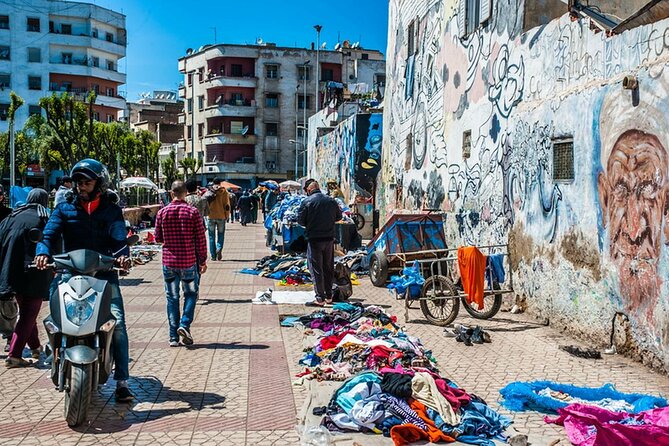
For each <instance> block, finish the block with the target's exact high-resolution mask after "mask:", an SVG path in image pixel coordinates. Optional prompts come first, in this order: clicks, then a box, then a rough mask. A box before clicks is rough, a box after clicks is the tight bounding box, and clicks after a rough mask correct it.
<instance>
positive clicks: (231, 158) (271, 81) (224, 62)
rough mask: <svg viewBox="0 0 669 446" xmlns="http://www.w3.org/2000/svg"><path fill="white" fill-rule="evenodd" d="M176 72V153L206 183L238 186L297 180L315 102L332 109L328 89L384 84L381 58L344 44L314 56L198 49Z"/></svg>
mask: <svg viewBox="0 0 669 446" xmlns="http://www.w3.org/2000/svg"><path fill="white" fill-rule="evenodd" d="M317 64H318V68H317ZM179 71H180V72H181V73H183V75H184V83H183V85H182V86H181V87H180V89H179V95H180V96H181V97H183V98H185V105H186V106H185V109H184V114H183V115H182V119H181V121H182V123H183V124H184V137H183V139H182V140H181V141H180V142H179V145H180V148H181V149H183V150H185V153H186V155H188V156H193V155H194V156H195V157H196V158H199V159H202V160H203V161H204V167H203V175H204V176H205V177H206V178H208V179H211V178H213V177H214V176H220V177H223V178H226V179H229V180H231V181H233V180H234V181H238V182H239V183H240V184H244V185H254V184H255V182H256V181H257V180H259V179H269V178H275V179H287V178H290V179H293V178H295V177H296V176H301V172H303V170H305V169H303V166H304V165H305V163H306V146H307V144H306V136H307V126H308V119H309V117H310V116H311V115H313V114H314V113H315V112H316V111H317V102H318V106H319V108H322V107H324V106H325V107H326V106H329V105H332V101H334V99H333V96H332V95H331V94H329V92H332V91H333V90H341V91H342V93H343V92H346V93H349V94H350V93H351V91H350V90H349V89H348V88H349V87H350V88H351V89H354V90H355V92H357V93H362V92H368V94H372V92H373V91H374V89H375V87H379V86H385V60H384V57H383V54H382V53H380V52H379V51H376V50H366V49H363V48H360V47H359V45H356V44H353V45H350V44H349V43H348V42H345V43H344V44H342V45H338V48H337V50H325V49H320V50H319V51H317V50H316V49H314V48H313V46H312V48H311V49H305V48H289V47H277V46H276V45H274V44H270V43H265V44H258V45H228V44H220V45H205V46H203V47H201V48H199V49H198V50H197V51H192V50H189V52H188V53H187V54H186V56H184V57H182V58H181V59H179ZM316 71H318V77H319V79H318V81H317V78H316ZM342 96H343V94H342ZM317 100H318V101H317ZM296 172H297V175H296Z"/></svg>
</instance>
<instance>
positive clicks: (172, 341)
mask: <svg viewBox="0 0 669 446" xmlns="http://www.w3.org/2000/svg"><path fill="white" fill-rule="evenodd" d="M178 346H179V341H175V340H171V341H170V347H178Z"/></svg>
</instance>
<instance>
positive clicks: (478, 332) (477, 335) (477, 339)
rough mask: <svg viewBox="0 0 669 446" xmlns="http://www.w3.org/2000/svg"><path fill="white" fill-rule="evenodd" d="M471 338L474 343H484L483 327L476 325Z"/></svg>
mask: <svg viewBox="0 0 669 446" xmlns="http://www.w3.org/2000/svg"><path fill="white" fill-rule="evenodd" d="M470 339H471V340H472V342H473V343H474V344H483V329H482V328H481V327H479V326H478V325H477V326H476V327H474V329H473V330H472V335H471V337H470Z"/></svg>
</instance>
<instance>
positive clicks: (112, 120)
mask: <svg viewBox="0 0 669 446" xmlns="http://www.w3.org/2000/svg"><path fill="white" fill-rule="evenodd" d="M114 121H115V119H114V115H107V123H109V122H114Z"/></svg>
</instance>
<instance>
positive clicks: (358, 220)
mask: <svg viewBox="0 0 669 446" xmlns="http://www.w3.org/2000/svg"><path fill="white" fill-rule="evenodd" d="M351 219H352V220H353V223H355V229H357V230H358V231H359V230H361V229H362V228H364V227H365V217H363V216H362V214H359V213H358V212H356V213H355V214H353V215H352V216H351Z"/></svg>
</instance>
